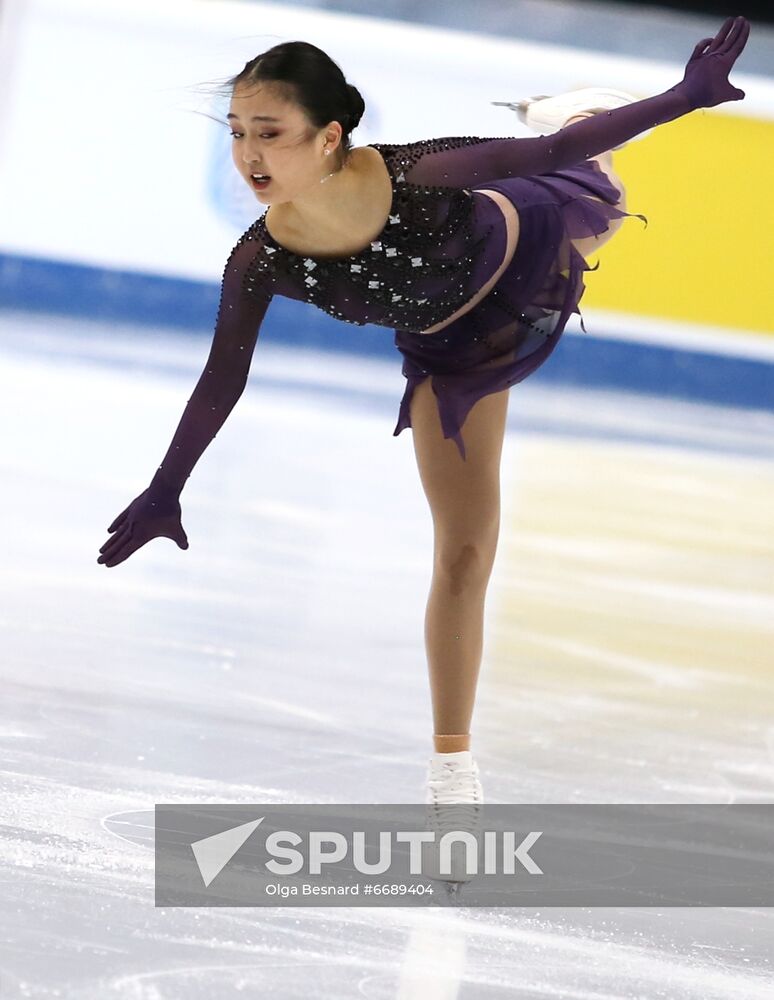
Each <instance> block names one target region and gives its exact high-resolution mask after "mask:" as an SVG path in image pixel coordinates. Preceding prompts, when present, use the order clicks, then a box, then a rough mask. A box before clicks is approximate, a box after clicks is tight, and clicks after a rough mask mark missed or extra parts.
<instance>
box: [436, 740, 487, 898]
mask: <svg viewBox="0 0 774 1000" xmlns="http://www.w3.org/2000/svg"><path fill="white" fill-rule="evenodd" d="M426 801H427V808H426V817H427V829H428V830H430V831H432V832H433V833H435V844H434V845H433V847H432V849H431V850H429V851H428V853H429V855H430V857H431V859H432V869H431V870H430V871H429V872H428V873H427V874H428V875H429V876H430V877H431V878H434V879H435V878H437V879H443V880H446V881H449V882H467V881H469V880H470V879H471V878H472V875H469V874H468V873H467V872H466V871H465V867H466V866H465V845H464V844H463V843H462V842H459V843H457V844H455V845H454V846H453V848H452V852H451V868H450V871H449V872H446V873H442V872H441V869H440V851H439V845H440V840H441V837H442V836H443V835H444V834H445V833H447V832H449V831H450V830H462V831H467V832H469V833H472V834H473V835H474V836H476V837H477V836H478V834H479V833H480V830H481V812H482V807H483V802H484V794H483V790H482V788H481V781H480V780H479V772H478V764H476V762H475V761H474V760H473V754H472V753H471V751H470V750H460V751H458V752H457V753H434V754H433V755H432V757H431V758H430V766H429V769H428V776H427V799H426Z"/></svg>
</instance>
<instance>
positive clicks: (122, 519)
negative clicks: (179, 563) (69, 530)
mask: <svg viewBox="0 0 774 1000" xmlns="http://www.w3.org/2000/svg"><path fill="white" fill-rule="evenodd" d="M181 516H182V512H181V509H180V501H179V500H178V498H177V497H176V496H168V495H165V494H163V493H160V492H158V491H154V492H153V493H151V489H150V487H149V488H148V489H147V490H144V491H143V492H142V493H141V494H140V495H139V496H138V497H136V498H135V499H134V500H132V502H131V503H130V504H129V506H128V507H127V508H126V509H125V510H122V511H121V513H120V514H119V515H118V517H117V518H116V519H115V521H113V523H112V524H111V525H110V526H109V527H108V529H107V530H108V531H110V532H115V534H114V535H113V537H112V538H109V539H108V540H107V541H106V542H105V544H104V545H103V546H102V548H101V549H100V550H99V551H100V552H101V553H102V555H100V557H99V558H98V559H97V562H98V563H102V564H103V565H105V566H117V565H118V564H119V563H121V562H123V561H124V559H128V558H129V556H130V555H131V554H132V553H133V552H136V551H137V549H139V548H141V547H142V546H143V545H145V543H146V542H149V541H150V540H151V538H171V539H172V541H173V542H176V543H177V545H178V546H179V547H180V548H181V549H187V548H188V537H187V536H186V533H185V531H184V530H183V524H182V521H181Z"/></svg>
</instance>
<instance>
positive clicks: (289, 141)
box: [227, 83, 342, 205]
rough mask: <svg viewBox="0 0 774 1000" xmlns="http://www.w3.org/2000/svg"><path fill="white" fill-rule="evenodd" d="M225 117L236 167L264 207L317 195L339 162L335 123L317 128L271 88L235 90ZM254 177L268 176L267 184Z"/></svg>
mask: <svg viewBox="0 0 774 1000" xmlns="http://www.w3.org/2000/svg"><path fill="white" fill-rule="evenodd" d="M227 118H228V121H229V124H230V126H231V129H232V132H231V135H232V147H231V149H232V156H233V159H234V165H235V166H236V168H237V170H238V171H239V173H240V174H241V175H242V176H243V177H244V179H245V181H246V183H247V184H248V185H249V187H250V189H251V190H252V191H253V192H254V193H255V195H256V197H257V198H258V199H259V201H260V202H261V203H262V204H266V205H272V204H277V203H278V202H285V201H292V200H293V199H294V198H302V196H304V195H306V196H309V195H310V194H313V193H314V192H315V191H319V190H320V189H321V188H320V180H321V178H323V177H325V175H326V174H328V173H330V172H331V171H334V170H336V169H338V167H339V166H340V164H341V156H342V150H341V146H340V139H341V125H340V124H339V122H331V123H330V125H328V126H326V127H325V128H322V129H317V128H315V127H314V126H313V125H312V124H311V123H310V121H309V119H308V118H307V116H306V114H305V113H304V111H303V109H302V108H301V107H300V106H299V105H297V104H295V103H292V102H290V101H287V100H283V99H282V98H281V97H280V96H279V94H278V93H277V92H276V90H274V91H273V90H272V88H271V86H270V85H267V84H265V83H257V84H255V83H254V84H250V85H249V86H237V87H235V88H234V91H233V94H232V97H231V107H230V108H229V112H228V115H227ZM326 149H330V150H331V152H330V154H328V155H326V154H325V150H326ZM254 174H265V175H267V176H268V177H269V181H268V183H266V182H260V181H257V180H256V179H255V178H254V177H253V175H254ZM332 179H333V178H331V180H332Z"/></svg>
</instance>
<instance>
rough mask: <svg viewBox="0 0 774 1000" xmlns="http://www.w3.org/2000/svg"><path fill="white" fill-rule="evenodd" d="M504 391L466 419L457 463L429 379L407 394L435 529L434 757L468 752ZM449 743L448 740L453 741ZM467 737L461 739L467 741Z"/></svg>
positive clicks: (430, 635)
mask: <svg viewBox="0 0 774 1000" xmlns="http://www.w3.org/2000/svg"><path fill="white" fill-rule="evenodd" d="M507 408H508V391H507V390H505V391H502V392H495V393H490V394H489V395H488V396H484V397H483V398H482V399H480V400H478V402H477V403H476V404H475V405H474V406H473V407H472V409H471V410H470V412H469V414H468V416H467V419H466V421H465V451H466V460H465V461H463V460H462V458H461V456H460V453H459V451H458V449H457V445H456V444H455V443H454V441H452V440H451V439H448V438H444V437H443V433H442V430H441V422H440V418H439V415H438V405H437V402H436V398H435V396H434V394H433V392H432V386H431V380H430V379H429V378H428V379H425V381H424V382H422V383H421V384H420V385H419V386H417V388H416V389H415V391H414V396H413V398H412V405H411V425H412V428H413V441H414V451H415V454H416V458H417V466H418V469H419V475H420V479H421V481H422V486H423V488H424V491H425V495H426V497H427V499H428V503H429V504H430V510H431V514H432V519H433V530H434V540H435V546H434V554H433V577H432V583H431V586H430V595H429V599H428V603H427V611H426V615H425V647H426V651H427V661H428V668H429V674H430V690H431V698H432V705H433V732H434V734H435V735H436V737H440V736H447V737H448V738H447V739H445V740H443V739H437V738H436V740H435V748H434V749H435V751H436V752H438V753H444V752H449V753H451V752H456V751H457V750H467V749H470V738H469V733H470V722H471V718H472V715H473V705H474V701H475V694H476V684H477V681H478V673H479V668H480V665H481V655H482V651H483V630H484V598H485V594H486V588H487V584H488V582H489V577H490V574H491V571H492V565H493V563H494V557H495V551H496V548H497V538H498V534H499V527H500V456H501V453H502V444H503V436H504V433H505V419H506V414H507ZM452 737H454V738H452ZM466 737H467V739H466Z"/></svg>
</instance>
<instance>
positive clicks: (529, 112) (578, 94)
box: [491, 87, 653, 150]
mask: <svg viewBox="0 0 774 1000" xmlns="http://www.w3.org/2000/svg"><path fill="white" fill-rule="evenodd" d="M638 100H640V98H638V97H633V96H632V95H631V94H627V93H626V92H625V91H623V90H613V89H611V88H610V87H585V88H583V89H582V90H569V91H567V93H565V94H556V95H554V96H553V97H551V96H549V95H548V94H538V95H537V96H536V97H525V98H523V99H522V100H520V101H492V102H491V103H492V104H496V105H498V106H499V107H503V108H510V109H511V110H512V111H515V112H516V114H517V115H518V117H519V119H520V120H521V121H522V122H523V123H524V124H525V125H526V126H527V128H529V129H532V131H533V132H538V133H540V134H541V135H552V134H553V133H554V132H558V131H559V129H560V128H563V127H564V123H565V122H566V121H567V120H568V119H570V118H573V117H575V115H582V114H584V113H594V114H598V113H599V112H600V111H612V110H613V109H614V108H623V107H625V106H626V105H627V104H633V103H634V102H635V101H638ZM652 131H653V129H652V128H649V129H646V130H645V131H644V132H640V133H639V134H638V135H636V136H633V139H642V138H644V137H645V136H646V135H649V134H650V133H651V132H652ZM631 141H632V139H629V140H627V142H622V143H621V144H620V145H618V146H613V147H612V148H613V149H614V150H616V149H623V148H624V146H626V145H628V143H629V142H631Z"/></svg>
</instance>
